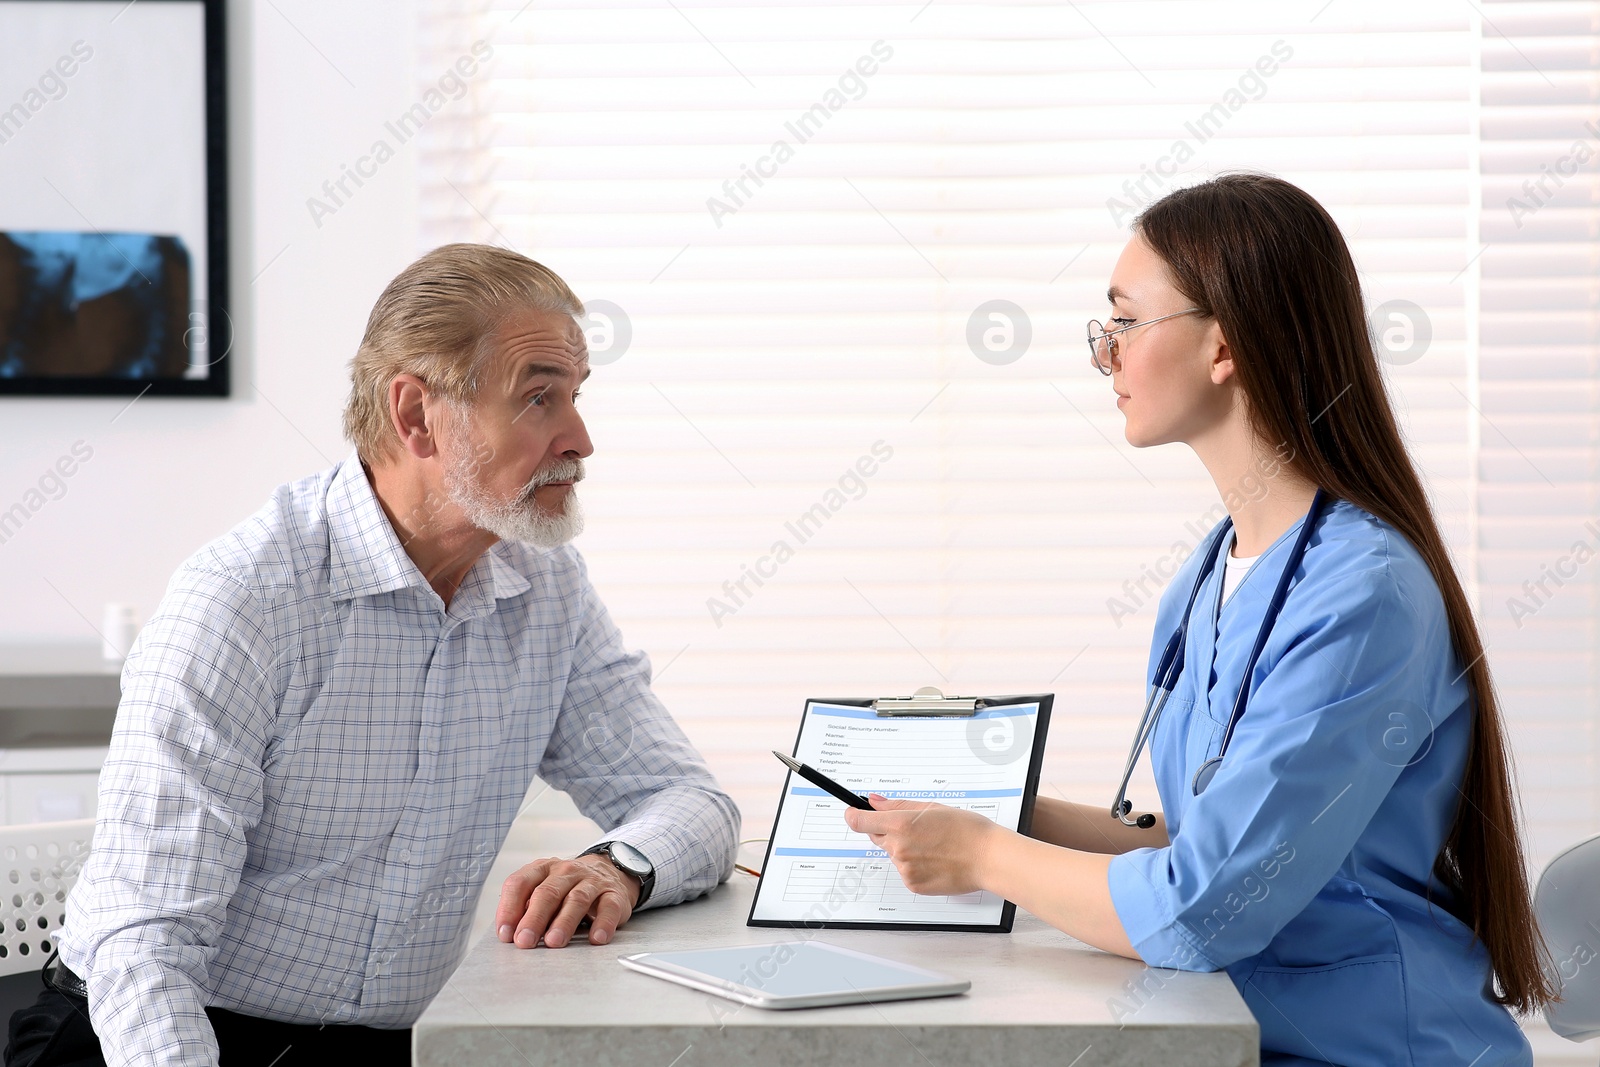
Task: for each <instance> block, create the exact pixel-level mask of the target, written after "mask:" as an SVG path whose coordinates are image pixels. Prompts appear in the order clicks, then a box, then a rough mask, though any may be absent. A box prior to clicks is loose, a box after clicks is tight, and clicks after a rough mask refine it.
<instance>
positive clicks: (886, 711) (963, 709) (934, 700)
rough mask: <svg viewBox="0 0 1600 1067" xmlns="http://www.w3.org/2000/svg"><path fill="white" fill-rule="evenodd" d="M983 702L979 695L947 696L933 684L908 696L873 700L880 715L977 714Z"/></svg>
mask: <svg viewBox="0 0 1600 1067" xmlns="http://www.w3.org/2000/svg"><path fill="white" fill-rule="evenodd" d="M982 703H983V700H982V699H981V698H979V697H947V696H945V695H944V694H943V693H942V692H940V691H939V690H938V689H936V688H934V687H933V686H931V685H925V686H923V687H922V688H921V689H918V690H917V691H916V692H915V693H912V694H911V695H910V696H908V697H880V698H878V699H877V700H874V701H873V702H872V710H873V711H875V712H877V713H878V714H879V715H880V716H890V715H964V716H965V715H976V714H977V713H978V706H979V705H980V704H982Z"/></svg>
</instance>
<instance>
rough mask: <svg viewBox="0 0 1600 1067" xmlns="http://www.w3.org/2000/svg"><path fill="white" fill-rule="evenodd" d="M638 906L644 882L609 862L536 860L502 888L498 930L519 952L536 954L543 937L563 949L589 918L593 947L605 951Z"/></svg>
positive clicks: (548, 944)
mask: <svg viewBox="0 0 1600 1067" xmlns="http://www.w3.org/2000/svg"><path fill="white" fill-rule="evenodd" d="M638 900H639V879H637V878H635V877H634V876H633V875H631V874H625V873H623V872H622V871H621V870H619V869H618V868H617V865H616V864H614V863H612V862H611V860H610V859H608V858H606V857H605V856H602V855H598V854H596V855H589V856H579V857H578V858H577V859H574V860H564V859H557V858H555V857H549V858H546V859H542V860H534V861H533V862H532V863H530V864H528V865H527V866H526V867H524V868H522V869H521V870H520V871H517V872H516V873H515V874H513V875H512V876H511V877H510V878H507V879H506V883H505V885H504V886H503V887H501V890H500V906H499V908H497V909H496V910H495V913H494V922H495V929H496V930H497V931H498V932H499V935H500V940H501V941H506V942H510V943H512V944H515V945H516V946H517V947H518V948H533V947H534V946H535V945H537V944H538V943H539V938H540V936H541V935H543V937H544V943H545V946H546V947H547V948H560V947H561V946H563V945H565V944H567V943H568V942H569V941H571V940H572V935H573V932H574V931H576V930H577V929H578V923H579V922H581V921H582V920H583V919H584V918H585V917H588V918H589V920H590V925H589V942H590V944H594V945H603V944H605V943H606V942H608V941H610V940H611V937H612V935H613V934H615V933H616V931H617V927H619V926H621V925H622V924H623V923H625V922H627V921H628V918H629V916H631V915H632V914H633V906H634V904H635V903H637V902H638Z"/></svg>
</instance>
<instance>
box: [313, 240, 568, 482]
mask: <svg viewBox="0 0 1600 1067" xmlns="http://www.w3.org/2000/svg"><path fill="white" fill-rule="evenodd" d="M518 310H528V311H559V312H563V313H565V314H568V315H574V316H578V315H582V314H583V303H582V302H581V301H580V300H579V299H578V298H577V297H576V296H575V295H573V292H572V290H571V289H569V288H567V283H566V282H564V281H562V280H561V279H560V278H559V277H557V276H556V274H555V272H554V271H552V270H550V269H549V268H548V267H545V266H542V265H541V264H538V263H535V262H534V261H533V260H531V259H529V258H528V257H526V256H523V255H519V254H517V253H516V252H511V251H508V250H506V249H504V248H498V247H496V246H494V245H478V244H451V245H441V246H440V247H438V248H435V249H434V250H433V251H432V252H429V253H428V254H426V255H424V256H423V257H422V258H421V259H419V260H417V261H416V262H415V263H413V264H411V266H409V267H407V268H406V269H405V270H403V271H401V272H400V274H399V275H398V276H397V277H396V278H395V279H394V281H392V282H390V283H389V285H388V288H386V289H384V291H383V295H382V296H380V297H378V302H377V303H376V304H374V305H373V307H372V314H371V315H370V316H369V317H368V319H367V332H366V334H365V335H364V336H363V337H362V338H361V347H360V348H358V349H357V350H356V355H355V358H354V359H352V360H351V361H350V399H349V401H348V402H346V404H345V409H344V433H345V436H346V437H348V438H349V439H350V440H351V442H352V443H353V444H354V445H355V446H356V450H357V451H358V452H359V453H360V455H361V458H362V459H363V460H365V461H366V462H367V463H369V464H371V463H375V462H381V461H383V460H385V459H387V458H388V457H389V456H390V455H392V453H393V451H394V448H395V446H396V445H397V444H398V443H399V438H398V437H397V436H396V435H395V431H394V426H393V424H392V423H391V422H390V421H389V383H390V382H392V381H394V379H395V376H396V375H399V374H414V375H416V376H417V377H418V378H421V379H422V380H423V381H424V382H426V383H427V386H428V389H429V391H430V393H432V394H433V395H435V396H438V397H441V398H443V399H445V400H449V401H452V402H454V403H457V404H467V403H471V402H472V400H473V399H474V398H475V397H476V396H477V393H478V385H479V372H480V370H481V369H482V365H483V361H484V358H485V357H486V356H487V355H488V352H489V345H490V342H491V341H492V340H493V339H494V336H495V331H496V330H497V329H498V328H499V325H500V323H501V321H502V320H503V319H504V318H505V316H506V315H507V314H508V313H510V312H512V311H518Z"/></svg>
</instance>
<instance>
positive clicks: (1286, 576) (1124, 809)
mask: <svg viewBox="0 0 1600 1067" xmlns="http://www.w3.org/2000/svg"><path fill="white" fill-rule="evenodd" d="M1327 500H1328V498H1327V494H1326V493H1324V492H1323V491H1322V489H1321V488H1320V487H1318V489H1317V491H1316V494H1315V495H1314V496H1313V497H1312V498H1311V507H1310V508H1309V509H1308V510H1307V511H1306V517H1305V520H1304V521H1303V522H1302V523H1301V524H1300V532H1299V534H1298V535H1297V536H1296V537H1295V540H1294V546H1293V547H1292V548H1291V549H1290V550H1289V559H1288V562H1287V563H1285V564H1284V567H1283V571H1282V572H1281V573H1280V574H1279V575H1278V584H1277V586H1276V587H1275V588H1274V589H1273V592H1272V599H1271V600H1270V601H1269V602H1268V603H1267V610H1266V614H1265V615H1263V616H1262V619H1261V626H1260V628H1259V629H1258V630H1257V631H1256V641H1255V645H1254V646H1253V647H1252V648H1251V650H1250V659H1249V660H1248V661H1247V662H1246V663H1245V667H1244V676H1243V677H1242V678H1241V679H1240V681H1239V691H1238V693H1237V694H1235V696H1234V700H1233V709H1232V712H1231V713H1230V714H1229V716H1228V729H1227V731H1226V732H1225V733H1224V734H1223V735H1222V747H1221V748H1220V749H1219V750H1218V752H1217V754H1216V755H1215V756H1212V757H1211V758H1210V759H1208V760H1206V761H1205V762H1204V763H1202V764H1201V765H1200V767H1199V769H1197V770H1196V771H1195V774H1194V781H1193V782H1192V783H1191V787H1192V789H1193V791H1194V795H1195V796H1199V795H1200V794H1201V793H1203V792H1204V791H1205V788H1206V786H1207V785H1209V784H1210V783H1211V779H1212V778H1214V777H1215V776H1216V773H1217V770H1218V769H1219V768H1220V767H1221V766H1222V757H1223V756H1225V755H1227V752H1228V745H1229V744H1230V743H1231V742H1232V741H1233V732H1234V729H1235V728H1236V727H1237V726H1238V725H1239V720H1240V719H1242V718H1243V717H1244V712H1245V708H1246V707H1247V706H1248V705H1249V698H1250V676H1251V675H1252V674H1254V673H1255V669H1256V661H1257V660H1259V659H1260V658H1261V652H1262V650H1263V649H1264V648H1266V646H1267V638H1268V637H1270V636H1271V634H1272V628H1273V626H1274V625H1275V624H1276V623H1277V621H1278V615H1279V614H1280V613H1281V612H1282V611H1283V605H1284V602H1285V601H1286V600H1287V599H1288V597H1289V582H1290V581H1291V580H1292V579H1293V578H1294V572H1295V570H1296V569H1298V568H1299V566H1300V563H1301V561H1302V560H1303V559H1305V553H1306V545H1307V544H1308V543H1309V542H1310V540H1311V534H1312V531H1313V530H1314V529H1315V528H1316V525H1317V519H1318V518H1319V517H1321V514H1322V511H1323V509H1324V507H1325V506H1326V504H1327ZM1232 529H1233V518H1232V516H1230V517H1228V518H1226V519H1223V520H1222V522H1221V523H1220V524H1219V525H1218V526H1217V532H1216V534H1215V535H1214V536H1213V537H1212V538H1211V540H1210V541H1209V543H1208V544H1207V545H1206V557H1205V562H1203V563H1202V564H1201V565H1200V573H1199V575H1197V576H1196V578H1195V582H1194V588H1192V589H1191V590H1190V591H1189V602H1188V604H1187V605H1185V607H1184V610H1183V620H1182V621H1181V622H1180V623H1179V624H1178V627H1177V629H1176V630H1174V631H1173V633H1172V636H1171V637H1169V638H1168V639H1167V647H1166V648H1165V649H1163V650H1162V653H1161V659H1160V661H1159V662H1158V664H1157V666H1156V673H1155V680H1154V681H1153V682H1152V684H1151V686H1150V692H1149V694H1148V695H1147V696H1146V698H1145V704H1144V714H1143V715H1141V716H1140V717H1139V728H1138V730H1137V731H1135V733H1134V739H1133V747H1132V748H1131V749H1129V751H1128V761H1127V763H1126V764H1124V766H1123V769H1122V781H1121V783H1120V784H1119V785H1118V786H1117V797H1116V799H1115V800H1114V801H1113V802H1112V806H1111V814H1112V815H1113V816H1114V817H1116V818H1117V819H1118V820H1119V821H1120V822H1121V823H1122V824H1123V825H1124V826H1139V825H1141V824H1140V822H1139V820H1137V819H1133V820H1130V819H1129V818H1128V815H1129V813H1130V811H1131V810H1132V807H1133V805H1132V804H1131V803H1130V802H1129V800H1128V798H1127V797H1128V782H1129V781H1130V780H1131V779H1132V778H1133V769H1134V767H1136V766H1137V765H1138V763H1139V756H1140V755H1141V754H1142V753H1143V752H1144V748H1145V745H1146V743H1147V742H1148V741H1149V739H1150V736H1151V735H1152V734H1154V733H1155V729H1156V724H1157V723H1158V722H1159V721H1160V719H1161V712H1162V710H1163V709H1164V708H1165V707H1166V706H1167V699H1168V698H1169V697H1171V696H1172V691H1173V690H1174V689H1175V688H1177V684H1178V678H1179V677H1181V676H1182V674H1183V661H1184V649H1185V647H1186V646H1187V644H1188V641H1189V619H1190V617H1191V616H1192V615H1193V613H1194V604H1195V601H1196V600H1198V599H1199V597H1200V590H1201V588H1202V587H1203V586H1204V585H1205V583H1206V580H1207V579H1208V578H1210V577H1211V574H1212V572H1213V571H1215V570H1216V565H1217V553H1218V552H1219V551H1220V550H1221V547H1222V541H1223V539H1224V538H1226V537H1227V536H1228V532H1229V531H1230V530H1232ZM1143 825H1145V826H1149V825H1153V823H1145V824H1143Z"/></svg>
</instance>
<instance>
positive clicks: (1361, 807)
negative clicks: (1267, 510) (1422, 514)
mask: <svg viewBox="0 0 1600 1067" xmlns="http://www.w3.org/2000/svg"><path fill="white" fill-rule="evenodd" d="M1299 530H1300V524H1299V523H1296V524H1295V525H1294V527H1293V528H1291V529H1290V530H1289V531H1288V532H1286V533H1285V534H1284V535H1283V536H1282V537H1280V538H1279V539H1278V540H1277V541H1276V542H1275V543H1274V544H1273V546H1272V547H1271V548H1270V549H1268V550H1267V551H1266V552H1265V553H1263V554H1262V556H1261V558H1260V559H1259V560H1257V561H1256V564H1255V565H1254V566H1253V567H1252V568H1251V569H1250V571H1249V573H1248V574H1247V575H1246V576H1245V577H1244V579H1243V580H1242V581H1241V583H1240V584H1239V585H1238V586H1237V588H1235V590H1234V592H1233V595H1232V596H1231V597H1230V598H1229V599H1228V601H1227V603H1226V604H1223V605H1220V608H1221V610H1220V614H1219V611H1218V609H1219V595H1220V591H1221V578H1222V572H1223V566H1222V562H1221V560H1220V558H1219V559H1218V562H1217V566H1216V567H1215V569H1214V570H1213V571H1212V574H1211V576H1210V577H1209V578H1208V579H1207V581H1206V585H1205V587H1204V588H1203V589H1202V590H1201V592H1200V596H1199V598H1198V599H1197V600H1196V601H1195V605H1194V618H1193V621H1192V622H1191V623H1190V626H1189V637H1188V647H1187V648H1186V650H1185V656H1186V658H1185V668H1184V672H1183V675H1182V677H1181V678H1180V679H1179V681H1178V684H1177V687H1176V688H1175V689H1174V691H1173V694H1172V697H1171V698H1170V699H1169V700H1168V702H1167V706H1166V710H1165V711H1164V712H1163V714H1162V719H1161V722H1160V724H1159V725H1158V727H1157V728H1156V731H1155V733H1154V734H1153V735H1152V737H1151V739H1150V753H1151V760H1152V764H1153V767H1154V770H1155V779H1156V786H1157V789H1158V790H1159V791H1160V794H1161V804H1162V809H1163V811H1164V812H1165V814H1166V819H1167V832H1168V835H1169V838H1170V840H1171V844H1170V845H1168V846H1167V847H1165V848H1141V849H1137V850H1135V851H1133V852H1129V853H1126V854H1124V855H1121V856H1117V857H1114V858H1113V859H1112V861H1111V870H1110V888H1111V899H1112V902H1113V904H1114V905H1115V907H1116V910H1117V915H1118V917H1119V918H1121V920H1122V925H1123V928H1124V929H1125V930H1126V931H1127V934H1128V939H1129V940H1130V941H1131V942H1132V943H1133V946H1134V948H1136V949H1137V950H1138V952H1139V955H1140V956H1141V957H1143V959H1144V960H1145V962H1146V963H1148V964H1149V965H1150V966H1151V967H1153V968H1163V969H1169V970H1170V969H1177V970H1191V971H1216V970H1226V971H1227V972H1228V975H1229V977H1231V978H1232V979H1233V981H1234V984H1235V985H1237V986H1238V987H1239V992H1240V994H1241V995H1242V996H1243V997H1244V1000H1245V1002H1246V1003H1247V1004H1248V1005H1249V1006H1250V1010H1251V1011H1252V1012H1253V1013H1254V1014H1255V1017H1256V1019H1257V1021H1258V1022H1259V1023H1260V1024H1261V1050H1262V1059H1261V1062H1262V1063H1263V1064H1292V1063H1300V1062H1303V1061H1310V1062H1316V1063H1335V1064H1346V1065H1352V1067H1353V1065H1367V1064H1371V1065H1373V1067H1392V1065H1395V1064H1408V1065H1409V1064H1415V1065H1418V1067H1425V1065H1430V1064H1446V1063H1449V1064H1460V1065H1463V1067H1464V1065H1466V1064H1472V1065H1473V1067H1490V1065H1491V1064H1521V1065H1528V1064H1531V1063H1532V1062H1533V1060H1532V1054H1531V1052H1530V1051H1529V1048H1528V1043H1527V1040H1526V1039H1525V1038H1524V1037H1523V1035H1522V1032H1521V1030H1520V1028H1519V1027H1518V1026H1517V1024H1516V1021H1515V1020H1514V1019H1513V1018H1512V1016H1511V1013H1510V1012H1509V1011H1507V1010H1506V1009H1505V1008H1504V1007H1502V1006H1500V1005H1499V1004H1496V1003H1495V1002H1494V1001H1493V1000H1492V999H1491V997H1490V987H1489V983H1490V981H1491V970H1490V966H1489V959H1488V955H1487V953H1486V952H1485V951H1484V948H1483V945H1482V944H1481V943H1475V942H1474V940H1473V938H1472V933H1471V931H1470V930H1469V929H1468V928H1467V927H1466V926H1465V925H1463V924H1462V923H1461V921H1460V920H1458V919H1456V918H1455V917H1454V916H1452V915H1451V914H1450V912H1449V911H1448V910H1446V909H1447V908H1448V907H1449V906H1450V905H1451V903H1452V901H1453V897H1452V895H1451V894H1450V893H1449V892H1448V891H1447V890H1446V889H1445V888H1444V886H1443V885H1442V884H1441V883H1440V882H1439V881H1438V879H1437V878H1435V877H1434V874H1433V861H1434V858H1435V857H1436V856H1437V855H1438V853H1439V849H1440V847H1441V846H1442V845H1443V844H1444V840H1445V836H1446V834H1447V833H1448V832H1449V829H1450V824H1451V821H1452V819H1453V817H1454V814H1455V810H1456V803H1457V798H1458V795H1459V794H1458V790H1457V786H1458V784H1459V783H1460V782H1461V780H1462V772H1463V768H1464V767H1465V766H1466V756H1467V742H1468V733H1469V729H1470V726H1471V716H1472V702H1471V699H1470V689H1469V687H1468V684H1467V680H1466V678H1465V677H1463V672H1462V666H1461V663H1460V661H1459V660H1458V658H1457V657H1456V655H1455V652H1454V650H1453V648H1452V646H1451V643H1450V634H1449V627H1448V621H1447V617H1446V615H1445V609H1444V601H1443V599H1442V598H1441V596H1440V595H1439V589H1438V586H1437V585H1435V584H1434V581H1433V576H1432V575H1431V574H1430V573H1429V571H1428V567H1427V564H1426V563H1424V562H1423V560H1422V557H1421V556H1420V555H1418V553H1417V551H1416V549H1415V548H1413V547H1412V546H1411V544H1410V542H1408V541H1407V540H1405V538H1403V537H1402V536H1400V534H1399V533H1397V532H1396V531H1395V530H1394V529H1393V528H1392V527H1390V526H1388V525H1387V524H1385V523H1383V522H1381V521H1380V520H1378V519H1377V518H1375V517H1374V516H1372V515H1371V514H1369V513H1367V512H1365V511H1362V510H1361V509H1360V508H1357V507H1354V506H1353V505H1351V504H1349V503H1346V502H1343V501H1336V502H1333V503H1332V504H1330V506H1329V507H1328V508H1327V509H1326V511H1325V512H1324V513H1323V516H1322V519H1321V521H1320V522H1319V523H1318V525H1317V529H1316V530H1315V531H1314V532H1313V533H1312V536H1311V539H1310V541H1309V543H1308V545H1307V547H1306V553H1305V559H1304V561H1303V562H1302V563H1301V565H1300V567H1299V568H1298V569H1297V570H1296V572H1295V575H1294V579H1293V581H1292V583H1291V585H1290V586H1289V596H1288V600H1287V602H1286V603H1285V604H1284V607H1283V612H1282V614H1281V615H1280V616H1279V618H1278V622H1277V625H1276V626H1274V627H1273V630H1272V635H1271V637H1270V638H1269V639H1268V640H1267V644H1266V647H1265V648H1264V649H1263V651H1262V653H1261V659H1260V661H1259V662H1258V663H1257V664H1256V668H1255V672H1254V674H1253V676H1252V677H1251V681H1250V687H1251V689H1250V704H1249V708H1248V710H1247V711H1246V712H1245V714H1244V717H1243V718H1241V719H1240V720H1239V725H1238V726H1237V727H1236V728H1235V730H1234V736H1233V741H1232V743H1231V744H1230V745H1229V746H1228V754H1227V756H1226V757H1225V758H1224V759H1223V761H1222V766H1221V768H1220V769H1219V770H1218V771H1217V774H1216V777H1215V778H1214V779H1213V780H1212V781H1211V784H1210V785H1209V786H1208V787H1207V789H1206V791H1205V792H1204V793H1202V794H1200V795H1199V796H1198V797H1197V796H1195V795H1194V793H1193V791H1192V787H1191V782H1192V780H1193V778H1194V773H1195V771H1196V770H1197V769H1198V768H1199V766H1200V765H1201V764H1202V763H1203V762H1204V761H1205V760H1206V759H1207V758H1209V757H1211V756H1215V755H1216V754H1217V753H1218V752H1219V751H1220V750H1221V747H1222V735H1223V732H1224V731H1225V730H1226V728H1227V722H1228V717H1229V714H1230V712H1231V711H1232V709H1233V701H1234V696H1235V694H1236V693H1237V692H1238V689H1239V681H1240V675H1241V674H1242V673H1243V670H1244V664H1245V661H1246V660H1247V659H1248V658H1249V656H1250V650H1251V648H1252V646H1253V645H1254V643H1255V640H1256V633H1257V630H1258V628H1259V627H1260V624H1261V620H1262V616H1263V615H1264V613H1265V611H1266V607H1267V602H1268V600H1270V599H1271V597H1272V591H1273V587H1274V585H1275V584H1276V582H1277V579H1278V575H1279V574H1280V573H1281V572H1282V570H1283V566H1284V563H1285V562H1286V561H1287V559H1288V557H1289V554H1290V550H1291V548H1292V546H1293V542H1294V539H1295V537H1296V535H1297V534H1298V533H1299ZM1202 544H1204V542H1202ZM1225 551H1227V545H1226V544H1223V545H1222V546H1220V547H1219V549H1218V553H1219V556H1220V553H1222V552H1225ZM1200 555H1201V554H1200V553H1198V552H1197V553H1195V554H1194V555H1193V556H1191V558H1190V559H1188V560H1187V561H1186V562H1185V564H1184V567H1183V568H1182V569H1181V570H1180V571H1179V573H1178V575H1177V577H1175V578H1174V579H1173V580H1172V584H1171V585H1170V586H1169V587H1168V588H1167V591H1166V593H1165V595H1164V596H1163V597H1162V599H1161V607H1160V610H1159V611H1158V613H1157V616H1156V626H1155V636H1156V641H1155V644H1154V646H1153V647H1152V649H1151V653H1150V668H1149V677H1151V678H1153V677H1154V676H1155V668H1156V663H1157V660H1158V659H1159V657H1160V654H1161V649H1162V647H1163V646H1164V645H1165V644H1166V641H1167V637H1168V636H1169V635H1170V634H1171V633H1172V632H1173V630H1174V629H1175V628H1176V627H1177V625H1178V623H1179V621H1180V619H1179V616H1180V613H1181V612H1182V611H1183V607H1184V603H1185V601H1186V600H1187V598H1188V595H1189V591H1190V590H1191V589H1193V587H1194V578H1195V575H1196V574H1197V573H1198V570H1199V565H1200ZM1430 894H1431V898H1432V904H1431V905H1430V903H1429V896H1430ZM1155 995H1157V996H1159V994H1158V993H1157V994H1155Z"/></svg>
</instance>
